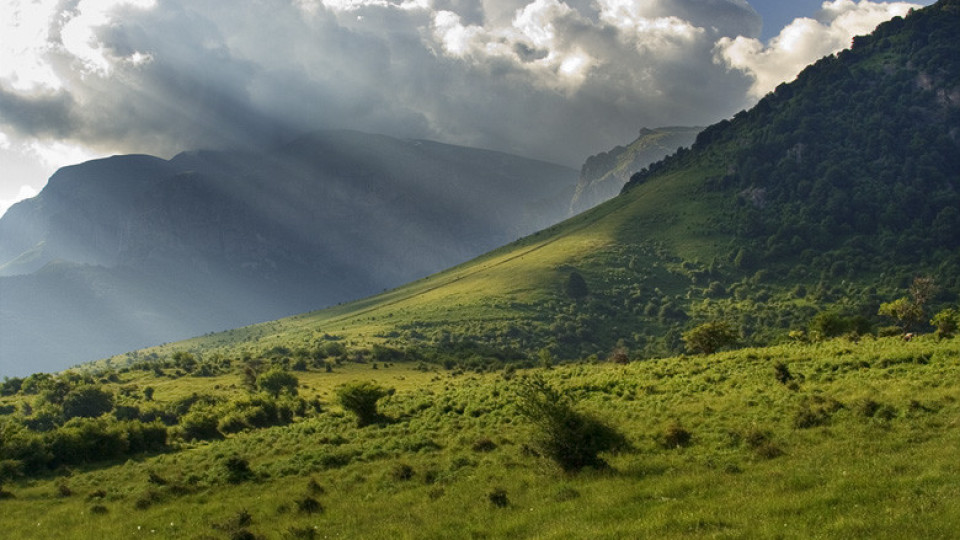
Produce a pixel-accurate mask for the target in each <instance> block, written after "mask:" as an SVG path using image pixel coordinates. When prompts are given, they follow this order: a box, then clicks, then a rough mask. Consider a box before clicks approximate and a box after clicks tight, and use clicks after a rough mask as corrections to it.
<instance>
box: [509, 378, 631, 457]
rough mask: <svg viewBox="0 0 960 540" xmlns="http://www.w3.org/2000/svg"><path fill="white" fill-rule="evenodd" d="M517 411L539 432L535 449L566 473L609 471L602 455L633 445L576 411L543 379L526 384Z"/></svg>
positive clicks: (610, 427)
mask: <svg viewBox="0 0 960 540" xmlns="http://www.w3.org/2000/svg"><path fill="white" fill-rule="evenodd" d="M517 409H518V410H519V412H520V414H522V415H523V416H524V417H525V418H527V420H529V421H530V422H532V423H533V424H534V425H535V426H536V427H537V429H538V433H537V434H536V435H535V436H534V441H533V442H534V445H535V446H536V447H537V449H538V450H539V451H540V452H541V453H542V454H543V455H545V456H546V457H548V458H550V459H552V460H553V461H554V462H555V463H556V464H557V465H559V466H560V468H561V469H563V471H564V472H577V471H579V470H580V469H583V468H584V467H595V468H605V467H606V466H607V463H606V462H605V461H604V460H603V459H602V458H600V456H599V454H600V453H602V452H620V451H624V450H627V449H629V447H630V444H629V442H628V441H627V438H626V436H624V435H623V434H622V433H621V432H620V431H619V430H617V429H616V428H614V427H612V426H610V425H608V424H606V423H605V422H603V421H601V420H599V419H597V418H595V417H593V416H591V415H589V414H585V413H582V412H579V411H576V410H574V408H573V403H572V402H571V400H570V398H569V397H568V396H566V395H563V394H561V393H560V392H559V391H557V390H556V389H555V388H553V387H552V386H550V385H549V384H547V382H546V381H545V380H544V379H543V378H542V377H540V376H539V375H537V376H534V377H532V378H529V379H526V380H524V382H523V383H522V384H521V386H520V389H519V390H518V391H517Z"/></svg>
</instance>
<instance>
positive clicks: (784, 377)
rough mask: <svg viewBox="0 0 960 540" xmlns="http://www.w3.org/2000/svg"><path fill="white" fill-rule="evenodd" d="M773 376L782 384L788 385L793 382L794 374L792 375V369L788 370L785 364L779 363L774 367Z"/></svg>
mask: <svg viewBox="0 0 960 540" xmlns="http://www.w3.org/2000/svg"><path fill="white" fill-rule="evenodd" d="M773 376H774V377H775V378H776V379H777V382H778V383H780V384H787V383H788V382H790V381H792V380H793V374H792V373H790V368H788V367H787V365H786V364H784V363H783V362H777V363H776V364H775V365H774V366H773Z"/></svg>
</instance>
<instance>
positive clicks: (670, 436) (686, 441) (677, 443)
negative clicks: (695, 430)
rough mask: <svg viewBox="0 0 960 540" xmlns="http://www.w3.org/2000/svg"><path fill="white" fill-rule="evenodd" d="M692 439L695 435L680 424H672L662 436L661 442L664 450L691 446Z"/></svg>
mask: <svg viewBox="0 0 960 540" xmlns="http://www.w3.org/2000/svg"><path fill="white" fill-rule="evenodd" d="M692 439H693V434H692V433H690V431H689V430H687V429H686V428H685V427H683V425H681V424H680V422H672V423H671V424H670V425H669V426H667V429H665V430H664V431H663V433H662V434H661V435H660V437H659V442H660V446H663V447H664V448H683V447H685V446H689V445H690V442H691V441H692Z"/></svg>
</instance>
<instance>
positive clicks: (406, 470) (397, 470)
mask: <svg viewBox="0 0 960 540" xmlns="http://www.w3.org/2000/svg"><path fill="white" fill-rule="evenodd" d="M414 474H415V473H414V470H413V467H411V466H410V465H407V464H406V463H397V464H396V465H395V466H394V467H393V469H392V470H391V471H390V477H391V478H393V479H394V480H410V479H411V478H413V475H414Z"/></svg>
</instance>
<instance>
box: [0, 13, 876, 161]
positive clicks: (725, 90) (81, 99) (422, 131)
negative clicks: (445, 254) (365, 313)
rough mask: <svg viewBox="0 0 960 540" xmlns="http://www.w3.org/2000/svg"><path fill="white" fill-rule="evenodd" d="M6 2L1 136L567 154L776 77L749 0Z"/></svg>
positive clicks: (724, 112) (162, 151)
mask: <svg viewBox="0 0 960 540" xmlns="http://www.w3.org/2000/svg"><path fill="white" fill-rule="evenodd" d="M3 1H4V0H0V2H3ZM11 4H12V5H15V6H21V7H20V8H19V11H16V10H13V11H16V12H17V13H20V14H21V15H19V16H18V17H19V18H18V19H16V20H18V21H20V22H19V23H18V24H12V25H8V26H10V27H11V28H15V29H16V31H18V32H20V33H21V34H20V35H22V36H23V37H22V41H23V43H24V44H23V45H16V46H9V44H10V43H14V42H16V43H20V38H18V39H17V40H11V41H9V42H8V41H6V40H5V41H3V42H2V43H0V59H12V60H11V61H14V60H16V61H18V62H19V61H20V60H17V59H22V60H23V62H24V64H23V65H24V66H27V68H25V69H20V68H19V66H18V67H15V68H9V67H6V68H4V67H0V132H3V133H6V134H7V136H8V137H10V138H16V139H23V140H28V139H31V140H32V139H44V140H49V141H54V140H55V141H57V142H58V144H63V145H71V144H74V145H83V146H84V147H85V148H88V149H90V150H98V149H99V150H101V151H104V152H114V153H115V152H146V153H152V154H155V155H162V156H163V155H171V154H173V153H175V152H177V151H179V150H183V149H187V148H196V147H222V146H233V145H244V144H257V145H262V144H272V143H275V142H276V141H281V140H285V139H289V138H291V137H294V136H296V135H298V134H300V133H303V132H307V131H312V130H317V129H325V128H352V129H358V130H364V131H371V132H379V133H386V134H388V135H396V136H404V137H422V138H432V139H438V140H442V141H447V142H452V143H458V144H467V145H474V146H480V147H487V148H494V149H500V150H506V151H512V152H516V153H519V154H523V155H528V156H532V157H538V158H542V159H548V160H552V161H557V162H561V163H566V164H569V165H574V166H576V165H579V164H580V163H581V162H582V161H583V159H584V158H585V157H586V156H587V155H589V154H590V153H594V152H596V151H599V150H604V149H607V148H610V147H612V146H614V145H616V144H622V143H624V142H625V141H628V140H630V139H631V138H632V137H634V136H635V135H636V131H637V129H638V128H639V127H641V126H657V125H667V124H670V125H684V124H685V125H705V124H707V123H711V122H714V121H716V120H719V119H720V118H723V117H726V116H729V115H730V114H732V113H734V112H736V111H737V110H740V109H741V108H744V107H745V106H748V105H749V104H750V102H751V100H752V99H753V98H752V97H749V96H748V95H747V90H748V89H750V88H751V85H756V84H758V83H757V82H756V81H757V80H759V78H760V75H758V73H763V75H762V76H763V77H764V79H763V80H764V84H767V82H766V81H767V80H768V77H773V75H769V76H768V75H767V73H766V71H763V69H761V68H760V67H757V68H756V69H753V66H755V65H760V60H764V59H766V58H767V57H769V56H772V55H773V54H774V53H767V52H765V49H764V48H763V46H762V45H760V49H758V50H754V49H750V47H749V46H748V45H751V44H754V43H758V42H756V37H757V36H758V35H759V32H760V27H761V20H760V17H759V15H758V14H757V13H756V11H754V10H753V9H752V8H751V7H750V5H749V4H748V3H747V2H745V1H743V0H647V1H644V2H637V1H632V0H289V1H288V2H260V1H256V0H237V1H235V2H219V1H216V0H190V1H187V0H166V1H164V2H153V1H147V0H139V1H134V0H112V1H109V2H94V1H92V0H79V1H78V0H59V1H53V0H42V1H40V2H39V3H36V4H34V3H30V4H27V3H26V2H21V1H14V2H10V0H6V4H3V3H0V9H3V10H5V11H10V9H9V6H10V5H11ZM848 4H849V5H848ZM851 5H853V3H852V2H834V3H833V4H831V5H830V6H828V7H825V9H824V11H823V13H822V17H823V18H824V20H825V21H827V22H824V23H821V22H817V21H814V23H815V24H817V25H821V26H824V27H825V28H828V29H836V31H838V32H839V31H841V30H840V29H847V28H852V27H854V26H856V24H859V21H860V19H857V17H856V16H855V15H856V14H858V13H860V12H862V11H863V10H864V9H866V8H869V7H870V6H872V4H869V3H868V2H861V3H860V4H858V5H853V6H852V7H851ZM34 6H39V7H38V9H36V10H33V9H32V7H34ZM41 8H42V9H41ZM13 11H11V12H13ZM28 11H29V12H30V13H31V14H32V15H31V16H30V17H26V16H25V15H23V14H24V13H27V12H28ZM5 14H6V13H5V12H4V13H0V20H14V18H12V17H11V18H10V19H6V18H5V17H4V15H5ZM851 14H852V15H851ZM879 16H880V15H877V17H879ZM864 24H865V23H864ZM842 25H843V26H842ZM798 28H799V27H798ZM4 29H5V28H0V30H4ZM844 31H849V30H844ZM0 39H2V38H0ZM778 39H781V38H778ZM743 40H746V41H743ZM781 41H782V43H781ZM781 41H776V42H773V44H772V45H771V47H773V50H780V49H783V48H785V47H786V38H782V39H781ZM718 42H719V43H721V44H722V45H721V48H720V49H718V46H717V43H718ZM847 42H849V39H847ZM751 46H752V45H751ZM14 49H17V50H19V51H20V53H19V55H18V54H17V51H16V50H14ZM11 51H12V52H11ZM718 51H721V52H718ZM722 51H725V52H722ZM751 51H753V54H752V56H751ZM727 53H729V58H730V60H729V61H728V60H726V59H727V58H728V56H726V55H725V54H727ZM715 57H716V58H722V59H724V60H723V61H720V62H717V61H715ZM738 62H739V63H738ZM2 65H3V62H0V66H2ZM9 65H10V64H8V66H9ZM729 67H735V68H737V69H734V70H731V69H729Z"/></svg>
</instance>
